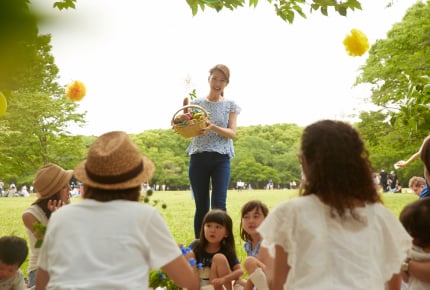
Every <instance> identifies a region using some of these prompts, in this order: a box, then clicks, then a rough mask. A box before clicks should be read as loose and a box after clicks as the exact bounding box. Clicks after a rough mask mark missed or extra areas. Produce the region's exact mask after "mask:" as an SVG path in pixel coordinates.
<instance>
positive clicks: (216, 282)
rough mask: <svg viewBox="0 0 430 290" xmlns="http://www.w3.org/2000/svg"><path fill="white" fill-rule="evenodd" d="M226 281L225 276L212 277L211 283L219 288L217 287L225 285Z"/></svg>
mask: <svg viewBox="0 0 430 290" xmlns="http://www.w3.org/2000/svg"><path fill="white" fill-rule="evenodd" d="M225 282H226V280H225V279H224V278H215V279H212V281H211V284H212V285H213V286H214V287H215V288H217V287H221V286H222V285H224V284H225Z"/></svg>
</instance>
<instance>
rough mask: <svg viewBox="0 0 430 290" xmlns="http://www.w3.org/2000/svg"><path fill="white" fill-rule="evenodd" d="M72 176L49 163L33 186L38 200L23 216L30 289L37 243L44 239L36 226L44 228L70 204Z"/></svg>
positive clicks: (40, 171) (71, 171) (37, 175)
mask: <svg viewBox="0 0 430 290" xmlns="http://www.w3.org/2000/svg"><path fill="white" fill-rule="evenodd" d="M72 175H73V170H64V169H63V168H61V167H60V166H58V165H56V164H53V163H48V164H46V165H44V166H43V167H42V168H40V169H39V170H38V171H37V173H36V176H35V178H34V182H33V184H34V187H35V188H36V191H37V194H38V199H37V200H36V201H35V202H33V203H32V204H31V205H30V207H28V208H27V209H26V210H25V211H24V213H23V214H22V221H23V223H24V226H25V228H26V230H27V235H28V240H29V244H30V257H29V260H28V266H27V272H28V284H29V287H33V286H34V284H35V279H36V272H37V261H38V259H39V251H40V248H39V246H38V245H37V243H38V241H40V240H42V239H43V236H41V235H40V233H39V232H38V231H37V230H36V229H35V228H34V225H35V224H38V223H40V224H41V225H42V226H46V225H47V224H48V220H49V219H50V217H51V213H52V212H53V211H55V210H56V209H57V208H58V207H61V206H63V205H65V204H69V203H70V197H69V191H70V187H69V180H70V178H71V177H72Z"/></svg>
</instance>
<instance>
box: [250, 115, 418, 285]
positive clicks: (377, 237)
mask: <svg viewBox="0 0 430 290" xmlns="http://www.w3.org/2000/svg"><path fill="white" fill-rule="evenodd" d="M299 158H300V162H301V166H302V170H303V178H304V180H303V181H302V184H303V186H302V187H301V189H300V195H301V196H300V197H298V198H295V199H292V200H289V201H286V202H283V203H282V204H280V205H278V206H277V207H276V208H275V209H274V210H273V211H271V213H270V214H269V215H268V216H267V217H266V219H265V220H264V222H263V224H262V225H261V226H260V227H259V228H258V231H259V232H260V233H261V235H262V237H263V242H262V245H261V247H262V248H266V249H267V250H268V251H269V253H274V267H273V270H269V271H268V273H267V275H268V280H269V284H270V289H273V290H279V289H295V290H297V289H307V290H312V289H315V290H316V289H318V290H329V289H330V290H333V289H350V290H354V289H384V287H387V288H386V289H390V290H392V289H400V285H401V275H400V266H401V264H402V261H403V260H404V259H405V258H406V256H407V252H408V249H409V248H410V246H411V237H410V236H409V235H408V233H407V232H406V231H405V229H404V228H403V226H402V225H401V223H400V222H399V220H398V219H397V218H396V216H395V215H394V214H393V213H392V212H391V211H390V210H389V209H387V208H386V207H385V206H384V205H383V204H382V203H381V198H380V196H379V195H378V193H377V190H376V187H375V185H374V182H373V179H372V167H371V164H370V161H369V158H368V152H367V150H366V149H365V147H364V143H363V141H362V139H361V138H360V135H359V133H358V131H357V130H356V129H354V128H353V127H352V126H350V125H349V124H347V123H344V122H340V121H332V120H322V121H318V122H316V123H314V124H311V125H309V126H308V127H306V128H305V130H304V132H303V135H302V140H301V153H300V154H299Z"/></svg>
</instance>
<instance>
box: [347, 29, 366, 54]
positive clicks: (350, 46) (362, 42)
mask: <svg viewBox="0 0 430 290" xmlns="http://www.w3.org/2000/svg"><path fill="white" fill-rule="evenodd" d="M343 45H345V49H346V52H348V54H349V55H350V56H362V55H363V54H364V53H365V52H366V51H367V50H368V49H369V40H368V39H367V36H366V34H364V33H363V32H361V31H360V30H358V29H351V34H349V35H347V36H346V37H345V39H344V40H343Z"/></svg>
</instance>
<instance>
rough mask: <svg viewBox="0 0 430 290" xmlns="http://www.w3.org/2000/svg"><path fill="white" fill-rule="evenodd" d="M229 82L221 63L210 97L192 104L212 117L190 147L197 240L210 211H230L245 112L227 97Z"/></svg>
mask: <svg viewBox="0 0 430 290" xmlns="http://www.w3.org/2000/svg"><path fill="white" fill-rule="evenodd" d="M229 80H230V70H229V69H228V67H227V66H225V65H223V64H217V65H216V66H214V67H213V68H211V69H210V70H209V78H208V82H209V89H210V90H209V94H208V95H207V96H206V97H205V98H197V99H195V100H193V101H192V103H193V105H198V106H201V107H203V108H204V109H205V110H206V111H207V112H208V113H209V115H210V118H209V120H208V121H207V127H206V128H203V129H201V130H200V134H199V135H197V136H196V137H193V138H192V141H191V144H190V145H189V146H188V148H187V153H188V154H189V155H190V166H189V172H188V173H189V178H190V183H191V188H192V191H193V194H194V201H195V204H196V211H195V214H194V235H195V237H196V238H198V237H199V233H200V229H201V226H202V221H203V217H204V216H205V214H206V213H207V212H208V211H209V209H210V208H212V209H215V208H217V209H221V210H224V211H226V210H227V208H226V199H227V189H228V184H229V182H230V158H232V157H233V156H234V149H233V139H234V138H235V137H236V120H237V115H238V114H239V113H240V111H241V108H240V107H239V106H238V105H237V104H236V103H235V102H234V101H232V100H229V99H226V98H224V88H225V87H226V86H227V85H228V83H229ZM210 188H212V195H211V194H210Z"/></svg>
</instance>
